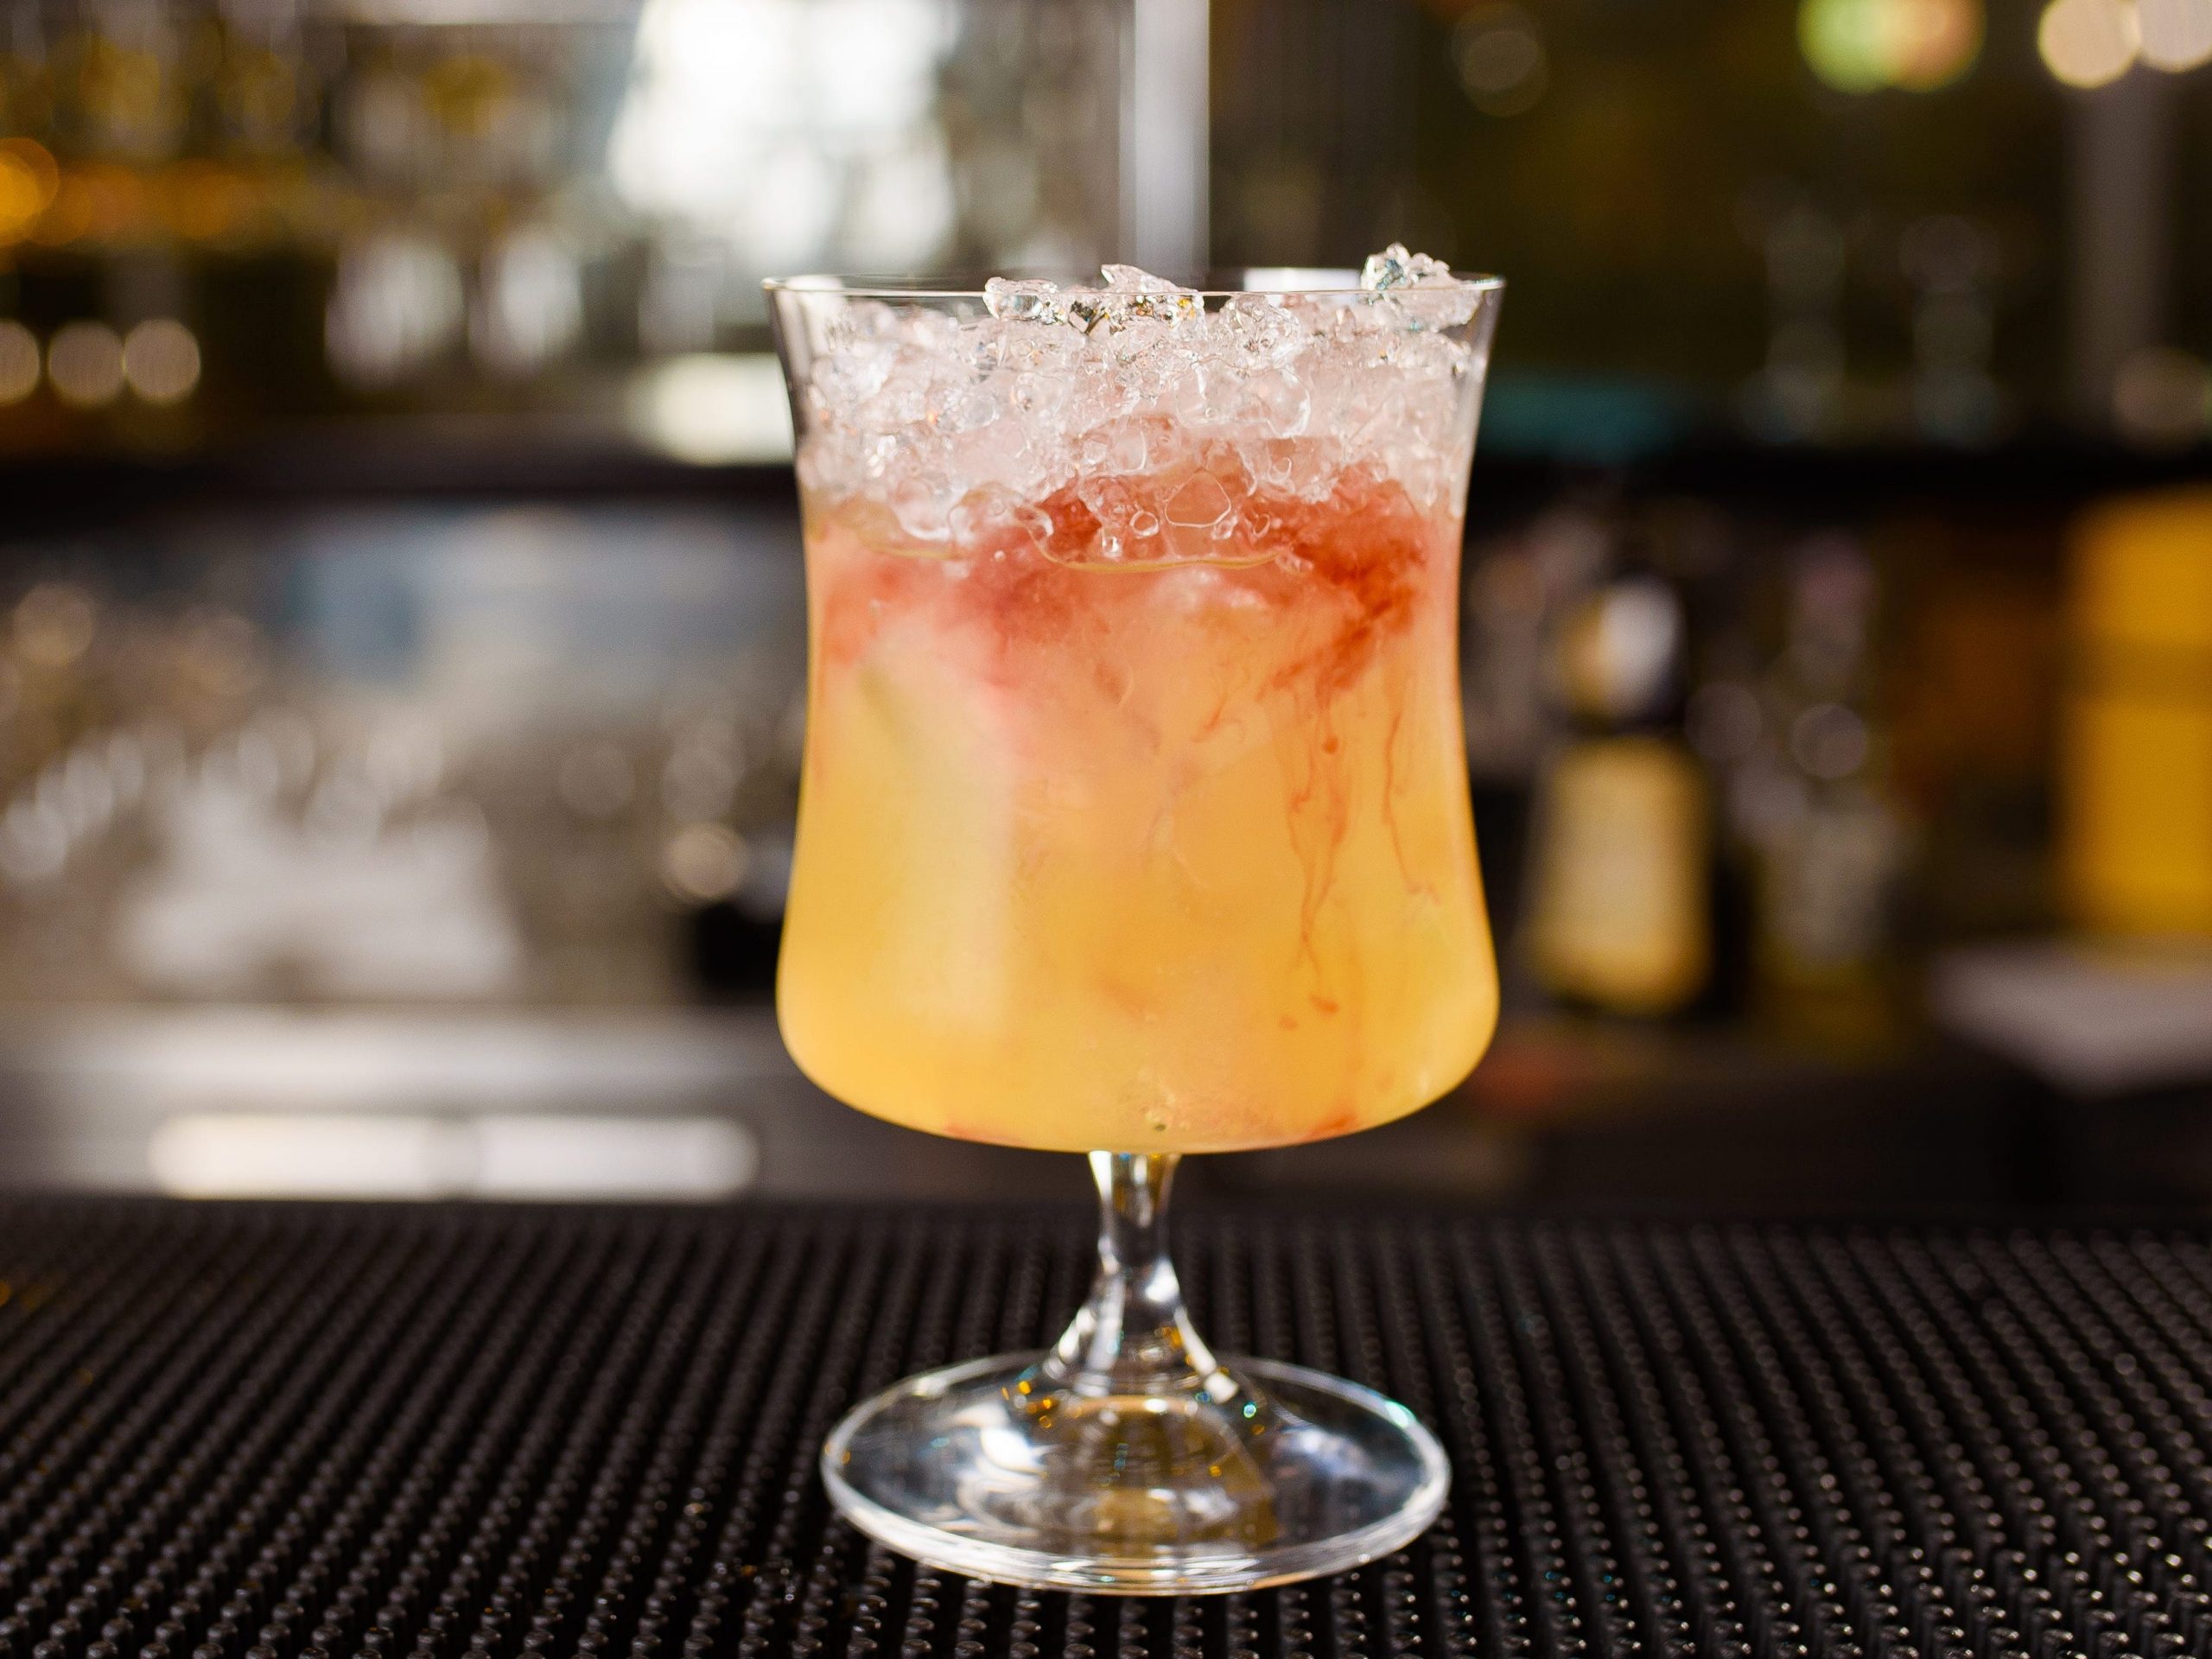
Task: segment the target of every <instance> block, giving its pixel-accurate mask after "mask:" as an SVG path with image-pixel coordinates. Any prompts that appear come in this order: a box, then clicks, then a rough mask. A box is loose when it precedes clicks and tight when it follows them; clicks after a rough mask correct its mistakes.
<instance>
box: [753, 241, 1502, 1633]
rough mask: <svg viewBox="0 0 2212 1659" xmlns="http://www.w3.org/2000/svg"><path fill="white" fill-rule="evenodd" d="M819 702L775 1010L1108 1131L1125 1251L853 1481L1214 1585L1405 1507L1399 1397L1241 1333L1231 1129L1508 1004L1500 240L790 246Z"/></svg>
mask: <svg viewBox="0 0 2212 1659" xmlns="http://www.w3.org/2000/svg"><path fill="white" fill-rule="evenodd" d="M769 293H770V300H771V305H772V313H773V316H774V320H775V324H776V328H777V335H778V343H779V350H780V352H781V353H782V357H783V361H784V366H785V374H786V377H787V379H788V382H789V385H790V389H791V400H792V410H793V416H794V425H795V427H796V429H797V432H798V476H799V485H800V496H801V502H802V507H803V512H804V522H805V540H806V560H807V588H808V602H809V638H810V667H809V683H808V698H809V714H808V724H807V730H806V745H805V756H804V765H803V771H802V782H801V796H800V806H799V823H798V849H797V855H796V862H795V866H794V868H793V872H792V880H791V898H790V904H789V909H788V912H787V920H786V925H785V939H784V947H783V959H782V963H781V968H780V972H779V979H778V992H777V1002H778V1013H779V1019H780V1021H781V1024H782V1027H783V1031H784V1034H785V1040H786V1041H787V1042H788V1043H789V1045H790V1046H791V1052H792V1053H793V1054H794V1056H796V1058H798V1062H799V1064H800V1065H801V1066H802V1067H803V1068H804V1070H805V1071H806V1072H807V1073H808V1075H809V1076H810V1077H813V1078H814V1079H815V1080H816V1081H817V1083H819V1084H821V1085H822V1086H823V1088H824V1089H826V1090H829V1092H830V1093H831V1094H833V1095H836V1096H838V1097H840V1098H841V1099H843V1100H845V1101H847V1102H849V1103H851V1104H853V1105H855V1106H857V1107H859V1108H861V1109H863V1110H866V1111H869V1112H873V1113H875V1114H877V1115H878V1116H883V1117H887V1118H889V1119H891V1120H893V1121H894V1122H900V1123H904V1124H907V1125H909V1126H911V1127H913V1128H920V1129H925V1130H929V1131H931V1132H933V1133H936V1134H940V1135H957V1136H962V1137H965V1138H968V1139H971V1140H978V1141H995V1142H1001V1143H1004V1144H1009V1145H1015V1146H1025V1147H1047V1148H1056V1149H1065V1150H1070V1151H1081V1152H1085V1153H1087V1154H1089V1156H1090V1166H1091V1170H1092V1173H1093V1174H1094V1176H1095V1178H1096V1183H1097V1187H1098V1192H1099V1198H1100V1206H1101V1210H1100V1213H1101V1224H1100V1233H1099V1266H1098V1272H1097V1276H1096V1281H1095V1282H1094V1283H1093V1285H1092V1287H1091V1292H1090V1298H1089V1300H1087V1301H1086V1302H1085V1303H1084V1306H1083V1307H1082V1309H1081V1310H1080V1311H1079V1312H1078V1313H1077V1315H1076V1317H1075V1319H1074V1321H1073V1322H1072V1323H1071V1325H1069V1326H1068V1328H1067V1330H1066V1332H1065V1334H1064V1335H1062V1337H1061V1338H1060V1339H1059V1341H1058V1343H1057V1344H1054V1345H1053V1347H1052V1349H1051V1350H1050V1351H1048V1352H1046V1353H1044V1354H1041V1355H1039V1354H1015V1355H1007V1356H1000V1357H993V1358H988V1359H979V1360H976V1361H973V1362H971V1363H966V1364H962V1365H956V1366H952V1367H950V1368H949V1369H945V1370H937V1371H932V1372H930V1373H928V1374H926V1375H925V1376H917V1377H911V1378H909V1379H907V1380H906V1381H905V1382H903V1383H899V1384H898V1385H897V1386H895V1387H893V1388H892V1389H888V1390H887V1391H886V1392H884V1393H882V1394H880V1395H877V1396H876V1397H875V1398H874V1399H872V1400H869V1401H868V1402H865V1403H864V1404H862V1405H861V1407H859V1408H858V1409H856V1410H855V1411H854V1412H853V1413H852V1414H851V1415H849V1417H847V1418H846V1419H845V1421H843V1422H842V1423H841V1424H840V1425H839V1426H838V1427H837V1428H836V1432H835V1433H832V1434H831V1436H830V1438H829V1443H828V1445H827V1446H825V1448H824V1450H823V1464H822V1467H823V1478H824V1480H825V1482H826V1483H827V1484H828V1487H829V1493H830V1495H831V1497H832V1498H833V1500H834V1501H835V1502H836V1505H837V1507H838V1508H839V1509H840V1510H842V1512H843V1513H844V1514H845V1515H846V1516H849V1518H850V1519H851V1520H852V1521H853V1522H854V1523H855V1525H857V1526H858V1527H860V1528H861V1529H862V1530H863V1531H865V1532H867V1533H868V1534H869V1535H872V1536H874V1537H875V1538H877V1539H879V1540H880V1541H883V1542H884V1543H886V1544H888V1545H890V1546H891V1547H893V1548H896V1549H899V1550H902V1551H904V1552H906V1553H907V1554H912V1555H914V1556H917V1557H918V1558H920V1559H922V1560H926V1561H929V1562H931V1563H934V1564H936V1565H938V1566H940V1567H946V1568H949V1569H951V1570H954V1571H957V1572H962V1573H971V1574H975V1575H977V1576H980V1577H983V1578H988V1579H993V1580H1001V1581H1007V1582H1013V1583H1020V1584H1029V1585H1048V1586H1063V1587H1067V1588H1073V1589H1085V1590H1094V1591H1118V1592H1135V1593H1152V1594H1181V1593H1191V1592H1205V1591H1228V1590H1238V1589H1249V1588H1251V1587H1254V1586H1260V1585H1266V1584H1271V1583H1278V1582H1281V1581H1285V1580H1292V1579H1298V1578H1303V1577H1306V1576H1309V1575H1312V1574H1315V1573H1327V1572H1332V1571H1336V1570H1338V1569H1340V1568H1343V1567H1349V1566H1352V1565H1355V1564H1357V1563H1358V1562H1361V1561H1364V1560H1371V1559H1373V1558H1375V1557H1376V1556H1378V1555H1381V1554H1386V1553H1387V1552H1389V1551H1390V1550H1392V1549H1395V1548H1399V1547H1400V1546H1401V1545H1402V1544H1404V1543H1405V1542H1407V1541H1408V1540H1410V1539H1411V1538H1413V1537H1414V1535H1417V1534H1418V1533H1419V1532H1420V1531H1421V1529H1423V1528H1425V1527H1426V1526H1427V1524H1428V1523H1429V1522H1430V1521H1431V1520H1433V1518H1434V1516H1435V1515H1436V1514H1437V1512H1438V1510H1439V1509H1440V1507H1441V1505H1442V1503H1443V1502H1444V1497H1445V1493H1446V1487H1447V1484H1448V1479H1449V1476H1448V1471H1447V1468H1446V1463H1445V1460H1444V1457H1443V1454H1442V1452H1441V1451H1440V1449H1439V1447H1438V1446H1437V1444H1436V1441H1435V1440H1434V1439H1433V1436H1431V1435H1430V1434H1429V1433H1428V1432H1427V1430H1426V1429H1425V1428H1424V1427H1422V1426H1421V1424H1420V1423H1419V1422H1418V1421H1416V1420H1415V1419H1414V1417H1413V1416H1412V1414H1410V1413H1408V1411H1407V1410H1406V1409H1405V1408H1403V1407H1402V1406H1399V1405H1396V1404H1394V1403H1392V1402H1389V1401H1388V1400H1385V1399H1383V1397H1382V1396H1380V1395H1376V1394H1375V1393H1373V1392H1371V1391H1370V1390H1368V1389H1363V1388H1359V1387H1357V1386H1355V1385H1354V1384H1352V1383H1347V1382H1344V1381H1343V1380H1341V1379H1338V1378H1336V1377H1332V1376H1324V1375H1322V1374H1320V1373H1318V1372H1315V1371H1311V1370H1304V1369H1302V1368H1300V1367H1297V1366H1293V1365H1287V1364H1281V1363H1274V1362H1263V1361H1260V1360H1249V1359H1220V1358H1217V1357H1215V1356H1214V1355H1213V1354H1212V1352H1211V1351H1210V1350H1209V1349H1208V1348H1207V1346H1206V1344H1205V1342H1204V1341H1203V1340H1202V1339H1201V1338H1199V1336H1198V1332H1196V1331H1195V1330H1194V1329H1193V1328H1192V1324H1191V1321H1190V1319H1189V1317H1188V1315H1187V1313H1185V1309H1184V1305H1183V1297H1182V1293H1181V1290H1180V1287H1179V1285H1178V1284H1177V1281H1176V1277H1175V1269H1174V1267H1173V1262H1171V1260H1170V1258H1169V1255H1168V1253H1167V1248H1166V1236H1165V1231H1164V1217H1165V1213H1166V1201H1167V1194H1168V1187H1169V1184H1170V1180H1171V1179H1172V1177H1173V1173H1174V1169H1175V1165H1176V1161H1177V1160H1178V1158H1179V1156H1180V1155H1181V1154H1185V1153H1191V1152H1214V1151H1224V1150H1230V1149H1235V1148H1240V1147H1274V1146H1282V1145H1287V1144H1290V1143H1293V1142H1298V1141H1311V1140H1317V1139H1320V1138H1323V1137H1325V1136H1330V1135H1342V1134H1345V1133H1349V1132H1351V1131H1352V1130H1355V1129H1360V1128H1368V1127H1370V1126H1372V1125H1374V1124H1377V1123H1381V1122H1387V1121H1389V1119H1392V1118H1395V1117H1398V1116H1402V1115H1404V1114H1406V1113H1408V1112H1410V1111H1413V1110H1414V1109H1418V1108H1419V1107H1421V1106H1422V1105H1424V1104H1426V1103H1427V1102H1429V1101H1431V1100H1433V1099H1434V1098H1435V1097H1436V1096H1439V1095H1440V1094H1441V1093H1443V1092H1444V1091H1445V1090H1447V1089H1449V1088H1450V1087H1451V1086H1452V1084H1454V1083H1456V1082H1457V1081H1458V1080H1459V1078H1460V1077H1463V1076H1464V1075H1465V1073H1466V1071H1468V1069H1469V1068H1470V1067H1471V1066H1472V1065H1473V1064H1474V1063H1475V1060H1476V1059H1477V1058H1478V1057H1479V1055H1480V1054H1481V1052H1482V1050H1483V1048H1484V1046H1485V1045H1486V1044H1487V1042H1488V1041H1489V1039H1490V1034H1491V1027H1492V1026H1493V1024H1494V1023H1495V1020H1496V1014H1497V977H1496V971H1495V969H1494V967H1493V964H1492V959H1491V947H1490V938H1489V931H1488V924H1487V921H1486V919H1485V916H1484V908H1483V901H1482V894H1481V891H1480V888H1479V887H1478V882H1477V878H1476V866H1475V853H1474V840H1473V827H1472V823H1471V818H1470V816H1469V810H1468V794H1467V780H1466V765H1465V747H1464V741H1463V738H1462V734H1461V728H1460V715H1459V679H1458V671H1457V663H1456V640H1457V608H1458V607H1457V600H1458V593H1459V543H1460V539H1461V533H1462V521H1463V514H1464V510H1465V492H1466V478H1467V467H1468V463H1469V461H1470V458H1471V454H1472V451H1473V445H1474V439H1475V427H1476V422H1477V416H1478V410H1479V408H1480V404H1481V397H1482V388H1483V382H1484V373H1485V371H1486V368H1487V365H1488V359H1489V351H1490V341H1491V333H1492V331H1493V329H1494V327H1495V326H1496V321H1497V303H1498V300H1499V296H1500V293H1501V284H1499V283H1497V281H1496V279H1494V278H1488V277H1459V276H1455V275H1454V274H1452V273H1451V272H1450V271H1448V270H1446V269H1445V268H1444V267H1443V266H1441V265H1440V264H1437V263H1436V262H1434V261H1433V260H1427V259H1425V258H1423V257H1421V256H1418V255H1409V254H1408V253H1407V252H1406V251H1404V250H1403V249H1402V248H1397V247H1394V248H1392V249H1390V250H1389V251H1387V252H1385V253H1383V254H1380V255H1377V256H1376V257H1375V258H1373V259H1370V261H1369V262H1368V264H1367V267H1366V269H1365V270H1363V271H1362V272H1359V273H1352V272H1333V273H1332V272H1313V271H1299V272H1272V273H1270V272H1248V273H1244V274H1243V277H1242V278H1241V279H1240V280H1238V281H1236V282H1234V283H1224V284H1223V285H1221V286H1218V287H1214V288H1207V289H1185V288H1181V287H1179V286H1177V285H1175V284H1173V283H1167V282H1165V281H1163V280H1161V279H1160V278H1158V277H1151V276H1149V275H1147V273H1145V272H1142V271H1137V270H1130V269H1128V268H1127V267H1118V266H1109V267H1108V268H1107V270H1106V272H1105V280H1104V282H1103V284H1100V285H1097V286H1091V287H1059V286H1056V285H1054V284H1052V283H1044V282H1035V281H1024V282H1007V281H1002V280H994V281H992V282H991V283H988V284H986V285H984V286H983V287H982V288H981V289H973V290H963V289H952V288H922V287H905V288H896V287H880V286H870V285H868V284H865V283H856V282H850V281H844V280H840V279H836V278H829V277H810V278H799V279H794V280H792V281H790V282H785V283H771V284H769Z"/></svg>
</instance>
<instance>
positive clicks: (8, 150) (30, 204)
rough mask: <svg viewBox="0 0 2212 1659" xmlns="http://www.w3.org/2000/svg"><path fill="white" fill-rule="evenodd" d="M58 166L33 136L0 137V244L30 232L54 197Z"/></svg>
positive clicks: (58, 178)
mask: <svg viewBox="0 0 2212 1659" xmlns="http://www.w3.org/2000/svg"><path fill="white" fill-rule="evenodd" d="M60 176H61V175H60V168H57V167H56V166H55V165H54V157H53V156H50V155H48V153H47V150H46V147H45V146H44V145H43V144H41V143H39V142H38V141H37V140H35V139H33V138H0V247H4V246H6V245H8V244H9V243H10V242H20V241H21V240H22V238H24V237H26V236H28V235H29V234H30V231H31V227H32V226H34V225H35V224H36V223H37V222H38V218H39V215H40V214H41V213H44V212H45V211H46V209H47V205H48V203H49V202H51V201H52V200H54V191H55V189H56V188H58V187H59V185H60Z"/></svg>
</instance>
